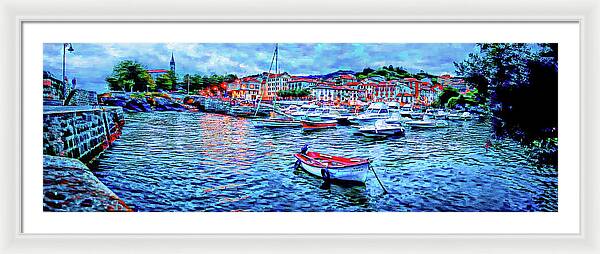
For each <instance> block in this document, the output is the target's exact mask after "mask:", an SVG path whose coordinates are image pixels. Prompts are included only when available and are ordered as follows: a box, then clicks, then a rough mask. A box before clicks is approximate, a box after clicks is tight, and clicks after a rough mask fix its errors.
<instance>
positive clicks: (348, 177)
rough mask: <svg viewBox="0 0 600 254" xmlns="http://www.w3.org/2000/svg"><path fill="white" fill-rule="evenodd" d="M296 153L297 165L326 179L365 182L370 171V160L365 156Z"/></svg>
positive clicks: (303, 151) (304, 151) (304, 150)
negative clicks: (364, 157) (347, 156)
mask: <svg viewBox="0 0 600 254" xmlns="http://www.w3.org/2000/svg"><path fill="white" fill-rule="evenodd" d="M306 150H307V149H304V148H303V149H302V152H301V153H297V154H294V157H296V159H298V160H297V162H296V163H297V166H299V167H301V168H302V169H304V170H305V171H307V172H308V173H310V174H313V175H315V176H319V177H321V178H322V179H323V180H325V181H346V182H356V183H362V184H364V183H365V181H366V180H367V173H368V172H369V160H368V159H363V158H346V157H339V156H332V155H327V154H321V153H317V152H307V151H306Z"/></svg>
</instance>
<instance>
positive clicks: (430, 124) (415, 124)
mask: <svg viewBox="0 0 600 254" xmlns="http://www.w3.org/2000/svg"><path fill="white" fill-rule="evenodd" d="M406 125H408V126H410V128H443V127H447V126H448V122H446V121H444V120H431V119H429V118H428V117H424V118H423V120H418V121H408V122H406Z"/></svg>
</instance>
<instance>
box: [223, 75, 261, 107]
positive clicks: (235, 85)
mask: <svg viewBox="0 0 600 254" xmlns="http://www.w3.org/2000/svg"><path fill="white" fill-rule="evenodd" d="M259 88H260V81H259V80H258V79H256V78H253V77H244V78H241V79H236V80H234V81H232V82H230V83H228V84H227V93H228V94H229V96H230V97H231V98H234V99H242V100H249V101H253V100H256V99H257V98H258V89H259Z"/></svg>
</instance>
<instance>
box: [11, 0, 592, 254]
mask: <svg viewBox="0 0 600 254" xmlns="http://www.w3.org/2000/svg"><path fill="white" fill-rule="evenodd" d="M238 4H239V6H240V7H234V8H233V9H237V8H241V6H244V3H238ZM354 4H357V5H359V4H358V3H354ZM528 4H533V3H525V4H524V5H528ZM589 4H591V3H586V2H585V1H582V3H581V7H578V8H583V7H584V6H589ZM309 5H310V3H309V4H307V5H306V6H309ZM191 6H197V5H195V4H191ZM220 6H221V5H214V6H212V7H207V8H212V9H213V10H215V13H222V11H219V10H221V9H220ZM425 6H430V5H429V4H423V7H425ZM490 6H491V5H490ZM593 6H594V8H595V9H594V10H597V7H596V5H595V4H594V5H593ZM288 7H289V6H288ZM423 7H418V8H416V9H420V8H423ZM147 8H148V9H149V10H152V9H153V7H147ZM354 8H358V6H356V7H354ZM416 9H415V10H416ZM154 10H157V9H154ZM272 10H273V11H281V12H280V13H286V12H289V11H290V9H289V8H283V7H273V9H272ZM307 10H308V9H307ZM307 10H306V11H300V12H298V13H299V14H303V15H312V14H313V13H311V12H310V11H307ZM434 10H436V11H437V12H440V11H441V10H442V9H441V8H440V7H436V8H434ZM233 12H235V11H233ZM101 13H102V12H101ZM182 13H188V12H186V11H183V12H182ZM432 13H435V12H432ZM223 14H224V16H222V17H208V16H194V15H192V17H190V18H178V19H175V20H170V19H168V18H166V17H165V19H160V18H158V19H142V18H140V19H132V20H122V19H118V18H106V19H101V20H90V19H85V18H82V19H75V18H73V19H69V18H67V19H60V18H39V19H38V18H27V17H21V15H20V16H19V18H18V19H15V20H16V22H17V23H18V26H17V28H16V29H17V30H15V36H16V38H17V39H18V41H17V43H16V44H15V48H16V49H17V50H16V52H18V55H16V56H14V57H15V58H16V59H17V61H16V62H17V63H18V64H17V66H18V68H17V69H16V70H15V72H16V73H18V75H16V76H14V78H15V80H14V82H13V83H14V84H18V85H15V87H9V88H8V89H9V90H10V89H13V90H14V91H15V92H16V93H17V94H18V96H16V97H15V98H12V99H11V100H15V106H16V109H18V110H17V111H16V112H18V113H15V114H17V115H16V117H18V118H16V119H18V120H16V121H13V122H15V123H18V125H16V126H15V127H18V128H16V129H14V130H12V129H10V128H8V129H7V130H6V132H7V133H12V132H15V135H14V136H15V137H18V139H17V140H16V141H18V145H17V146H15V147H17V148H18V149H16V150H17V152H18V153H17V154H16V155H15V156H16V158H19V160H17V161H15V163H16V164H15V169H16V170H14V172H13V173H14V175H13V176H14V178H16V179H18V181H17V184H16V186H15V188H14V190H16V192H17V196H16V197H12V198H14V199H15V205H13V207H15V208H16V209H14V210H15V211H13V212H14V213H15V215H18V217H17V218H18V219H17V220H16V221H17V223H16V225H15V227H14V228H15V230H16V231H17V233H16V235H15V234H12V235H11V234H8V235H9V238H10V237H15V236H16V241H17V242H21V243H25V242H32V243H33V242H36V237H41V238H50V239H56V240H58V241H69V242H70V241H74V238H77V237H80V236H83V237H89V238H90V239H91V240H90V241H100V239H103V238H104V239H106V240H107V237H108V238H112V240H110V241H111V242H119V241H127V240H133V242H134V243H132V245H131V247H132V248H133V245H138V243H139V244H145V243H148V241H152V240H151V239H154V238H158V239H160V240H161V241H157V242H156V243H151V244H149V245H147V246H145V247H143V248H147V247H148V246H152V245H154V244H156V245H157V246H158V245H162V244H171V243H173V242H181V243H182V244H183V246H188V247H189V249H194V248H201V247H198V246H196V244H195V243H192V242H191V241H192V240H199V241H201V242H203V243H207V244H208V245H211V246H212V247H211V248H213V250H217V249H219V248H220V247H222V249H221V250H224V249H230V248H229V247H223V246H217V245H220V243H223V242H224V241H226V240H228V239H232V237H235V238H236V239H233V240H234V241H237V242H239V243H240V244H246V245H248V246H251V247H253V248H256V250H257V251H259V250H265V251H280V250H282V249H285V248H289V246H287V245H294V244H296V243H300V242H308V241H311V240H314V241H316V242H317V243H321V245H322V246H323V247H324V248H333V247H335V245H339V244H341V245H347V246H353V245H355V244H356V243H350V242H352V241H354V240H356V239H359V242H361V241H364V242H365V243H367V244H368V242H369V241H371V244H373V243H375V242H377V243H382V244H383V247H381V248H380V249H381V250H393V249H394V248H396V247H393V246H394V244H395V243H394V242H391V241H387V240H386V239H396V240H399V241H401V242H403V243H407V242H408V241H409V239H416V241H417V242H421V243H426V242H439V243H440V244H442V245H448V246H451V245H453V244H450V243H449V242H448V241H446V240H445V239H444V238H446V237H449V238H446V239H456V240H457V241H461V242H464V243H473V242H475V241H476V240H475V239H479V240H480V241H479V242H477V243H474V244H473V245H472V247H470V248H468V249H462V250H461V248H459V247H457V248H456V249H455V250H453V251H457V252H461V251H462V252H464V251H473V252H476V251H477V250H478V249H479V248H488V247H489V248H496V247H498V246H500V244H501V242H502V241H503V240H502V239H500V238H504V239H506V238H508V239H507V240H505V241H512V242H515V243H519V242H520V241H525V239H527V240H531V241H530V242H527V243H525V242H521V243H520V244H522V246H524V250H527V249H528V248H539V249H544V248H548V247H547V246H544V242H547V241H549V239H559V240H558V242H557V243H556V244H562V243H564V245H561V247H560V250H562V248H565V251H566V247H565V246H573V245H577V246H578V247H577V248H579V249H577V250H580V251H581V252H586V251H593V250H592V249H590V248H592V247H586V246H588V245H585V244H582V245H579V243H580V242H590V241H593V239H592V238H591V237H590V234H584V233H585V232H587V231H588V230H589V231H590V232H592V231H593V230H595V226H594V224H593V223H590V224H588V220H587V219H586V218H587V217H586V216H587V215H586V214H587V213H589V209H592V205H589V206H588V205H586V204H587V203H586V202H584V200H586V199H588V198H591V197H590V196H593V194H594V193H595V192H594V190H595V189H593V188H595V187H589V186H588V185H587V184H586V183H587V181H591V179H593V177H594V173H593V172H589V170H587V169H588V168H589V167H591V166H592V165H593V163H594V162H593V161H592V159H589V158H588V157H587V156H588V153H590V152H591V151H593V146H594V143H593V142H591V140H594V134H589V133H588V132H589V130H590V127H589V126H594V120H593V119H595V118H594V117H593V116H591V115H590V116H588V114H590V112H591V109H590V108H591V107H592V106H594V105H592V102H590V101H589V100H588V98H589V97H591V96H592V94H593V93H592V92H593V91H595V90H593V88H590V87H589V86H588V84H587V83H588V82H589V75H588V72H589V70H590V68H591V66H593V64H594V63H593V61H596V60H595V58H593V57H591V56H592V55H593V53H594V52H596V51H594V49H593V47H591V44H589V42H588V41H587V39H588V38H589V37H588V36H591V34H592V33H589V32H587V31H588V30H587V29H588V28H589V26H593V23H591V21H590V23H587V22H588V21H589V20H594V18H597V14H596V16H594V15H590V14H586V15H584V14H581V15H582V16H578V15H574V16H564V17H562V16H561V17H555V18H551V19H547V18H546V19H542V18H540V16H539V15H537V16H536V15H534V16H531V18H528V19H525V18H523V17H520V18H512V19H511V18H508V17H504V18H500V19H488V20H482V19H475V18H472V17H473V16H472V14H471V16H469V15H464V16H461V15H459V14H456V15H454V16H452V15H451V16H452V17H454V18H449V19H446V18H442V17H441V16H440V17H438V18H437V19H436V18H425V17H422V18H415V19H410V20H409V19H404V18H402V17H408V16H402V15H398V16H397V17H396V18H393V17H394V16H396V15H395V14H394V15H392V14H390V18H386V16H385V15H384V16H382V17H383V18H374V17H373V16H370V15H367V14H365V15H364V16H363V18H362V19H360V18H359V19H350V18H347V17H344V16H343V15H342V16H340V15H328V16H321V17H319V16H312V17H309V16H298V18H293V17H290V18H281V17H280V16H277V15H275V16H273V15H267V14H264V16H262V17H255V18H248V17H245V16H243V15H240V16H234V17H231V16H228V15H226V13H223ZM500 14H504V15H508V14H507V13H502V12H500V13H498V14H497V15H500ZM405 15H406V14H405ZM132 17H134V16H132ZM193 17H196V18H193ZM461 17H463V18H461ZM469 17H471V18H469ZM590 58H592V59H591V60H590ZM587 61H590V62H587ZM10 77H12V76H10V75H8V78H10ZM7 83H11V81H9V82H7ZM590 89H591V90H590ZM13 113H14V112H13ZM7 119H12V118H7ZM8 122H11V121H8ZM8 127H10V126H8ZM11 136H12V135H11ZM584 137H585V138H584ZM588 137H589V138H588ZM7 140H11V139H10V138H8V139H7ZM590 142H591V143H590ZM13 153H14V152H13ZM9 154H11V153H10V152H9V153H7V155H9ZM588 159H589V161H588ZM11 172H12V171H11ZM8 178H10V176H9V177H7V179H8ZM8 186H9V185H7V187H8ZM588 187H589V188H592V189H589V188H588ZM9 201H10V199H9ZM591 235H592V236H593V234H591ZM436 236H437V237H436ZM439 236H443V238H438V237H439ZM290 237H291V238H290ZM532 237H533V238H532ZM136 238H137V240H136ZM327 239H330V240H331V241H329V240H327ZM188 240H189V241H188ZM253 240H256V241H257V242H252V241H253ZM277 241H281V242H277ZM261 242H262V243H267V242H270V243H274V242H277V244H275V245H276V246H271V247H272V248H263V247H261V246H257V245H261V244H260V243H261ZM21 243H16V244H17V245H18V246H20V247H19V248H22V247H23V244H21ZM331 243H336V244H333V245H332V244H331ZM9 245H10V244H9ZM9 245H7V246H9ZM517 245H518V244H517ZM408 246H410V248H412V249H414V250H417V249H420V250H426V251H436V250H435V249H429V248H428V247H419V246H417V245H416V244H415V243H409V244H408ZM76 248H81V247H79V246H78V247H76ZM214 248H216V249H214ZM424 248H425V249H424ZM158 249H160V248H158ZM301 249H302V248H301ZM350 249H352V248H350ZM359 249H360V248H359ZM359 249H355V251H356V250H359ZM107 250H108V249H107ZM299 250H300V249H299ZM153 251H156V250H153ZM234 251H235V250H234ZM438 251H439V249H438Z"/></svg>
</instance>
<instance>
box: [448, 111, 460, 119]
mask: <svg viewBox="0 0 600 254" xmlns="http://www.w3.org/2000/svg"><path fill="white" fill-rule="evenodd" d="M460 115H461V114H460V113H458V112H456V111H451V112H450V113H448V115H447V118H448V120H460V119H461V118H460Z"/></svg>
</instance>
